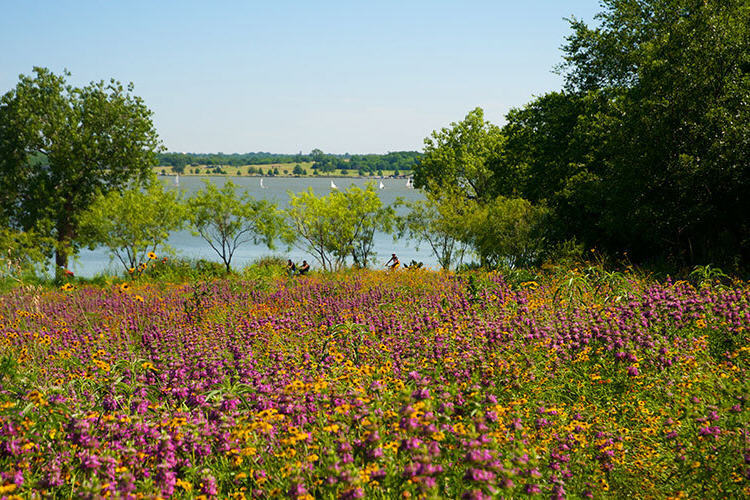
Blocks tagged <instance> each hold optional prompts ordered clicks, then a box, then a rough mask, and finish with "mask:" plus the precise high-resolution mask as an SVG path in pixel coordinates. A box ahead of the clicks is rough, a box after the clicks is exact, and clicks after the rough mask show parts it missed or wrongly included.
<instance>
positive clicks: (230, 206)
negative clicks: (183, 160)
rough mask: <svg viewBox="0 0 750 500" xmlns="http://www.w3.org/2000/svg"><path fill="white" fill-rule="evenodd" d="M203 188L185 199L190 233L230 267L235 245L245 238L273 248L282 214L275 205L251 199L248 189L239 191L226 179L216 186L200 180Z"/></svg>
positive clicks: (228, 269)
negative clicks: (190, 227)
mask: <svg viewBox="0 0 750 500" xmlns="http://www.w3.org/2000/svg"><path fill="white" fill-rule="evenodd" d="M204 184H205V185H204V188H203V189H202V190H200V191H198V192H197V193H196V194H195V195H194V196H193V197H192V198H191V199H190V200H188V210H189V217H190V222H191V223H192V225H193V227H194V231H193V234H195V235H196V236H200V237H202V238H203V239H204V240H206V242H208V244H209V245H210V246H211V248H212V249H213V250H214V251H215V252H216V253H217V254H218V255H219V257H220V258H221V260H222V262H224V265H225V267H226V272H227V273H229V272H230V271H231V262H232V257H233V256H234V253H235V251H236V250H237V248H238V247H239V246H240V245H242V244H244V243H247V242H249V241H252V242H254V243H256V244H257V243H260V242H263V243H265V245H266V246H268V247H269V248H273V242H274V240H275V239H276V238H277V236H278V235H279V233H280V230H281V225H282V218H281V216H280V215H279V214H278V212H277V211H276V206H275V205H274V204H272V203H269V202H268V201H266V200H255V199H254V198H253V197H252V196H250V195H249V194H248V193H244V194H242V195H239V194H238V193H237V186H235V184H234V183H232V182H227V183H226V184H225V185H224V187H223V188H222V189H221V190H219V189H218V188H217V187H216V186H214V185H213V184H212V183H211V182H208V181H204Z"/></svg>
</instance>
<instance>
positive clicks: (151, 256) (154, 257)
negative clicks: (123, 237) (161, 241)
mask: <svg viewBox="0 0 750 500" xmlns="http://www.w3.org/2000/svg"><path fill="white" fill-rule="evenodd" d="M148 258H149V259H151V260H154V259H156V254H155V253H154V252H149V253H148Z"/></svg>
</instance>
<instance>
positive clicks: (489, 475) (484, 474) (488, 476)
mask: <svg viewBox="0 0 750 500" xmlns="http://www.w3.org/2000/svg"><path fill="white" fill-rule="evenodd" d="M464 479H469V480H471V481H476V482H478V483H489V482H490V481H493V480H494V479H495V473H494V472H491V471H488V470H484V469H478V468H476V467H471V468H469V469H468V470H467V471H466V474H465V475H464Z"/></svg>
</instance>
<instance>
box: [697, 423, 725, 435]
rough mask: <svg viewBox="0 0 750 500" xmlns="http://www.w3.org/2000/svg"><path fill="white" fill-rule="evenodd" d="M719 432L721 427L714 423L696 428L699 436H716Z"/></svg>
mask: <svg viewBox="0 0 750 500" xmlns="http://www.w3.org/2000/svg"><path fill="white" fill-rule="evenodd" d="M719 434H721V429H720V428H719V427H717V426H715V425H711V426H706V427H701V428H700V429H698V435H700V436H718V435H719Z"/></svg>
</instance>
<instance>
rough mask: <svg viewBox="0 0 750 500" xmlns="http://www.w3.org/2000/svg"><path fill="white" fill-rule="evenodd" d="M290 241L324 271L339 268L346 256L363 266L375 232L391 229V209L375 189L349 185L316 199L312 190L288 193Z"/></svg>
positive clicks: (369, 257)
mask: <svg viewBox="0 0 750 500" xmlns="http://www.w3.org/2000/svg"><path fill="white" fill-rule="evenodd" d="M289 196H290V201H289V208H288V209H287V211H286V213H287V217H288V220H289V224H290V226H291V228H290V229H291V232H290V233H289V234H290V236H291V237H290V238H289V240H288V241H289V243H292V244H295V245H297V246H298V248H300V249H302V250H304V251H307V252H309V253H311V254H312V255H313V256H314V257H315V258H316V260H317V261H318V262H319V263H320V265H321V266H322V267H323V269H324V270H337V269H340V268H341V267H342V266H343V265H344V263H345V262H346V258H347V257H348V256H352V258H353V259H354V262H355V264H357V265H358V266H361V267H366V266H367V265H368V264H369V262H370V260H371V257H372V256H373V252H372V244H373V238H374V234H375V231H377V230H381V231H386V232H390V231H391V230H392V228H393V223H392V221H393V210H392V208H390V207H389V208H383V206H382V202H381V201H380V198H378V195H377V193H376V192H375V188H374V187H373V186H372V185H370V186H368V187H367V189H365V190H363V189H360V188H358V187H357V186H351V187H349V189H347V190H346V191H332V192H331V193H330V194H328V195H327V196H323V197H320V198H318V197H317V196H315V194H314V193H313V191H312V189H309V190H308V191H303V192H301V193H298V194H293V193H289Z"/></svg>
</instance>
